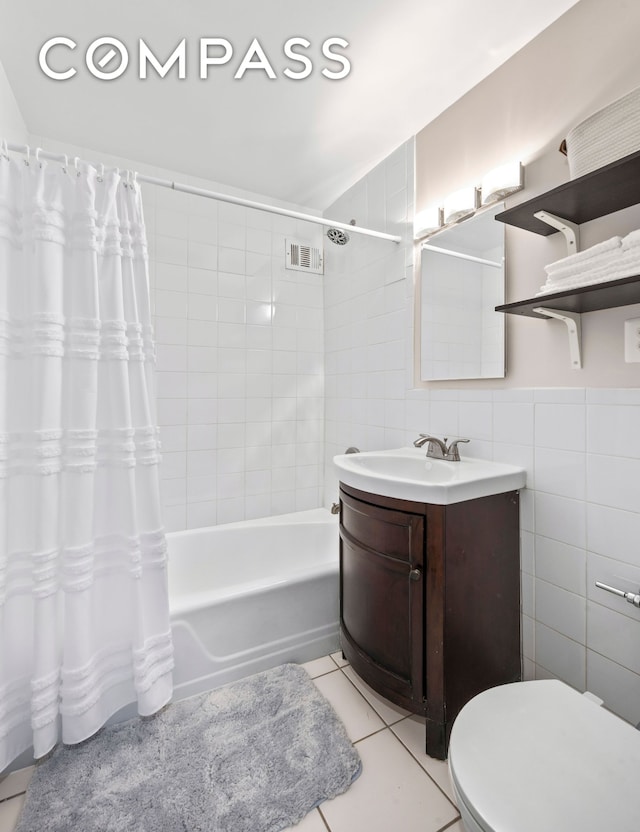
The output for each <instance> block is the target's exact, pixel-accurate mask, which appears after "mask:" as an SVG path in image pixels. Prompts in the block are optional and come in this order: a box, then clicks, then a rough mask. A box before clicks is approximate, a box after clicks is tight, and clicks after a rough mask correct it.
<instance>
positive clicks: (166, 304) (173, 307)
mask: <svg viewBox="0 0 640 832" xmlns="http://www.w3.org/2000/svg"><path fill="white" fill-rule="evenodd" d="M188 297H189V296H188V294H187V292H186V291H184V292H168V291H164V290H157V291H156V292H154V298H155V314H156V316H158V317H161V318H186V317H187V308H188Z"/></svg>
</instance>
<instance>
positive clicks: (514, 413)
mask: <svg viewBox="0 0 640 832" xmlns="http://www.w3.org/2000/svg"><path fill="white" fill-rule="evenodd" d="M533 408H534V406H533V404H528V403H520V402H509V401H507V402H505V401H494V405H493V439H494V442H506V443H509V444H511V445H533V441H534V431H533V425H534V421H533V414H534V409H533Z"/></svg>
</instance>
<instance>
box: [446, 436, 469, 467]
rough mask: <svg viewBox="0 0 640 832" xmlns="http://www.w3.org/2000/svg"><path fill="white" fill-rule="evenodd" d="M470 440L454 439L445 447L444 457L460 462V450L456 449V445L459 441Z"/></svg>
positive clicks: (466, 440)
mask: <svg viewBox="0 0 640 832" xmlns="http://www.w3.org/2000/svg"><path fill="white" fill-rule="evenodd" d="M470 441H471V440H470V439H454V440H453V442H452V443H451V444H450V445H449V446H448V448H447V453H446V455H445V458H446V459H448V460H449V461H450V462H460V451H459V450H458V445H459V444H460V443H461V442H470Z"/></svg>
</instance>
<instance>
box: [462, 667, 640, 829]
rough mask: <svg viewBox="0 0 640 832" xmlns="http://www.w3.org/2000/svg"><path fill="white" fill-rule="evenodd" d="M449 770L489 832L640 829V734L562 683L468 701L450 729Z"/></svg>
mask: <svg viewBox="0 0 640 832" xmlns="http://www.w3.org/2000/svg"><path fill="white" fill-rule="evenodd" d="M449 768H450V771H451V777H452V779H453V781H454V785H455V786H456V789H457V790H458V792H459V795H460V798H461V799H462V800H463V801H464V803H465V805H466V807H467V809H468V811H469V812H470V813H471V814H472V815H473V817H474V818H475V819H476V821H477V823H478V824H479V826H480V827H481V828H483V829H485V830H487V831H488V832H489V830H495V832H515V831H516V830H517V832H542V830H553V832H576V830H580V832H603V830H609V829H610V830H615V832H623V830H633V832H637V830H638V823H639V821H638V800H639V795H640V731H636V730H635V729H634V728H633V727H632V726H631V725H629V724H628V723H626V722H624V721H623V720H621V719H619V718H618V717H616V716H614V715H613V714H612V713H610V712H609V711H606V710H605V709H604V708H601V707H599V706H598V705H596V704H595V703H594V702H592V701H590V700H589V699H588V698H586V697H584V696H582V695H581V694H579V693H577V692H576V691H575V690H573V689H572V688H570V687H568V686H567V685H565V684H563V683H562V682H558V681H555V680H540V681H536V682H517V683H515V684H510V685H502V686H500V687H497V688H491V690H488V691H485V692H484V693H481V694H479V695H478V696H476V697H475V698H474V699H472V700H471V701H470V702H469V703H468V704H467V705H465V706H464V708H463V709H462V710H461V711H460V713H459V715H458V717H457V719H456V721H455V722H454V725H453V731H452V733H451V741H450V745H449Z"/></svg>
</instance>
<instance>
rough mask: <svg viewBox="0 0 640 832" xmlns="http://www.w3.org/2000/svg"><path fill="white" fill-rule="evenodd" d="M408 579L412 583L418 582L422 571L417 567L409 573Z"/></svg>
mask: <svg viewBox="0 0 640 832" xmlns="http://www.w3.org/2000/svg"><path fill="white" fill-rule="evenodd" d="M409 577H410V578H411V580H412V581H419V580H420V578H421V577H422V569H418V567H416V568H415V569H412V570H411V572H409Z"/></svg>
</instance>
